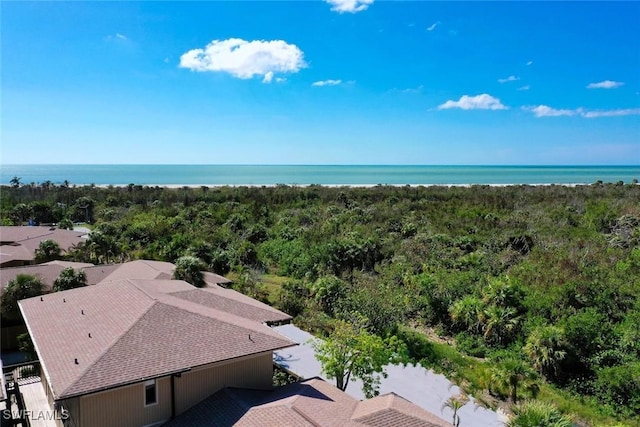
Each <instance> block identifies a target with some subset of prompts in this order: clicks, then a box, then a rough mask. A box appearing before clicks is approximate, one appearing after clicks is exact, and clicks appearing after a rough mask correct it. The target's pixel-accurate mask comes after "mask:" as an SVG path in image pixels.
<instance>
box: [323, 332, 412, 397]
mask: <svg viewBox="0 0 640 427" xmlns="http://www.w3.org/2000/svg"><path fill="white" fill-rule="evenodd" d="M357 323H359V324H360V325H363V322H357ZM313 347H314V349H315V351H316V355H315V356H316V359H318V361H320V363H321V364H322V371H323V372H324V373H325V374H326V375H327V377H328V378H335V379H336V387H338V388H339V389H340V390H342V391H344V390H346V389H347V386H348V384H349V380H351V381H355V379H356V378H357V379H360V380H361V381H362V391H363V392H364V394H365V396H366V397H367V398H369V397H373V396H376V395H378V393H379V387H380V377H379V376H380V375H381V376H383V377H385V378H386V376H387V373H386V370H385V365H388V364H393V363H399V362H405V361H406V347H405V346H404V343H402V341H400V340H398V339H397V338H396V337H395V336H392V337H390V338H387V339H383V338H381V337H379V336H377V335H373V334H370V333H368V332H367V331H366V329H365V328H364V327H363V326H359V325H356V324H353V323H349V322H345V321H343V320H338V321H336V324H335V328H334V330H333V332H332V333H331V334H330V335H329V337H328V338H327V339H326V340H317V341H314V343H313Z"/></svg>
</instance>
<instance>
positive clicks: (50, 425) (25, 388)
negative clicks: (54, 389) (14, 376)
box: [18, 377, 56, 427]
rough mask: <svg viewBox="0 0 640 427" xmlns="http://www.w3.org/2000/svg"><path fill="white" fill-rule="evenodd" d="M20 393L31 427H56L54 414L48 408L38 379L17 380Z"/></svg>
mask: <svg viewBox="0 0 640 427" xmlns="http://www.w3.org/2000/svg"><path fill="white" fill-rule="evenodd" d="M18 384H19V385H20V392H21V393H22V398H23V399H24V406H25V408H26V410H27V411H30V417H29V421H30V422H31V427H56V422H55V420H54V418H53V417H54V413H53V410H52V409H51V406H49V401H48V400H47V395H46V394H45V393H44V389H43V387H42V382H40V378H39V377H29V378H24V379H20V380H18Z"/></svg>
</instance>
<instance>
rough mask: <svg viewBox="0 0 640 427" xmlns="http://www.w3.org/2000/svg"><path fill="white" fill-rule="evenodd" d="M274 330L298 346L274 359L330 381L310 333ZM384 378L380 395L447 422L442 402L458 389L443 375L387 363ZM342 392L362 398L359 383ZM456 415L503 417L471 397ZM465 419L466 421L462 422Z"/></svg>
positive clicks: (494, 421)
mask: <svg viewBox="0 0 640 427" xmlns="http://www.w3.org/2000/svg"><path fill="white" fill-rule="evenodd" d="M273 329H275V330H276V331H277V332H279V333H281V334H282V335H285V336H287V337H288V338H290V339H292V340H293V341H295V342H297V343H298V344H299V345H298V346H297V347H290V348H285V349H283V350H280V351H276V352H275V353H274V362H275V363H277V364H278V365H280V366H282V367H283V368H285V369H287V370H289V371H291V372H293V373H295V374H296V375H298V376H300V377H302V378H304V379H306V378H311V377H321V378H324V379H325V380H327V381H329V382H330V383H332V384H334V383H335V380H329V379H327V378H326V377H325V376H324V375H322V373H321V371H322V368H321V366H320V362H318V361H317V360H316V358H315V355H314V350H313V347H312V345H311V342H312V340H314V339H317V338H314V337H313V335H311V334H309V333H308V332H305V331H303V330H302V329H300V328H298V327H296V326H294V325H282V326H275V327H274V328H273ZM386 371H387V374H388V377H387V378H381V383H380V394H385V393H390V392H395V393H396V394H399V395H400V396H402V397H404V398H405V399H408V400H410V401H411V402H413V403H415V404H416V405H418V406H420V407H422V408H424V409H426V410H427V411H429V412H431V413H433V414H435V415H438V416H439V417H441V418H443V419H445V420H447V421H449V422H451V418H452V415H453V412H452V411H451V410H450V409H448V408H443V404H444V403H445V402H446V401H447V399H449V397H451V396H456V395H458V394H460V391H461V390H460V389H459V388H458V387H457V386H456V385H454V384H453V383H451V382H450V381H449V380H448V379H447V378H446V377H445V376H444V375H440V374H436V373H434V372H433V371H431V370H427V369H425V368H423V367H422V366H412V365H407V366H401V365H387V368H386ZM346 392H347V393H348V394H350V395H351V396H353V397H355V398H356V399H364V394H363V393H362V382H361V381H359V380H357V381H355V382H349V385H348V387H347V390H346ZM458 414H459V415H460V420H461V422H460V424H461V425H463V426H464V425H473V426H483V427H485V426H486V427H503V426H504V421H505V418H504V417H503V416H502V415H500V414H498V413H497V412H495V411H492V410H490V409H485V408H483V407H480V406H478V405H476V404H474V403H473V399H472V400H471V401H470V402H469V403H467V404H466V405H465V406H464V407H462V408H461V409H460V410H459V411H458ZM465 421H466V422H465Z"/></svg>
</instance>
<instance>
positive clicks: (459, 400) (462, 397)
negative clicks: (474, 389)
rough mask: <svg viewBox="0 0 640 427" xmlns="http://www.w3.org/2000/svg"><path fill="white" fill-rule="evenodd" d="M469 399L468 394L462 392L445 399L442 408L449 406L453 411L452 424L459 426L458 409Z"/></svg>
mask: <svg viewBox="0 0 640 427" xmlns="http://www.w3.org/2000/svg"><path fill="white" fill-rule="evenodd" d="M468 401H469V396H467V395H466V394H464V393H461V394H459V395H457V396H451V397H450V398H449V399H447V401H446V402H444V404H443V405H442V407H443V408H449V409H451V410H452V411H453V422H452V424H453V425H454V426H455V427H459V426H460V416H459V415H458V410H459V409H460V408H462V407H463V406H464V405H466V404H467V402H468Z"/></svg>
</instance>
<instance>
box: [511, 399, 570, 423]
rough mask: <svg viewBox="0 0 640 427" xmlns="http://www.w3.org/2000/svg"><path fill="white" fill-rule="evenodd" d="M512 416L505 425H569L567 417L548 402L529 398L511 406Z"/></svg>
mask: <svg viewBox="0 0 640 427" xmlns="http://www.w3.org/2000/svg"><path fill="white" fill-rule="evenodd" d="M512 410H513V417H512V418H511V419H510V420H509V421H508V422H507V427H571V426H573V423H572V422H571V419H569V417H567V416H565V415H562V413H561V412H560V411H559V410H558V408H556V407H555V406H553V405H552V404H550V403H547V402H541V401H539V400H529V401H526V402H523V403H521V404H520V405H516V406H514V407H513V408H512Z"/></svg>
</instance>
